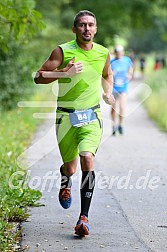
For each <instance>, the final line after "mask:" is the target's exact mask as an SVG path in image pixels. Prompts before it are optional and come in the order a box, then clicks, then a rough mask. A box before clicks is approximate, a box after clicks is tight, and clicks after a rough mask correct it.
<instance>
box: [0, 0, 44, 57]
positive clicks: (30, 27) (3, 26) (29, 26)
mask: <svg viewBox="0 0 167 252" xmlns="http://www.w3.org/2000/svg"><path fill="white" fill-rule="evenodd" d="M34 8H35V1H34V0H3V1H2V0H0V31H1V34H0V48H1V49H2V50H3V51H4V52H6V53H7V52H8V51H9V44H10V41H11V38H12V39H13V40H14V41H16V40H17V41H18V43H23V42H26V41H28V39H29V38H32V37H33V36H34V35H36V33H37V32H39V31H41V30H42V29H43V28H44V23H43V22H42V15H41V13H40V12H38V11H36V10H35V9H34Z"/></svg>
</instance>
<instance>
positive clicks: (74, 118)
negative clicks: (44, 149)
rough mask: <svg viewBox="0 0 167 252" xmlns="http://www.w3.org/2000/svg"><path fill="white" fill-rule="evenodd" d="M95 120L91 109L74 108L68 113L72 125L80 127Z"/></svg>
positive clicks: (94, 114)
mask: <svg viewBox="0 0 167 252" xmlns="http://www.w3.org/2000/svg"><path fill="white" fill-rule="evenodd" d="M96 120H97V117H96V113H95V112H94V110H93V109H87V110H76V111H74V112H73V113H70V122H71V125H72V126H74V127H81V126H83V125H86V124H89V123H91V122H94V121H96Z"/></svg>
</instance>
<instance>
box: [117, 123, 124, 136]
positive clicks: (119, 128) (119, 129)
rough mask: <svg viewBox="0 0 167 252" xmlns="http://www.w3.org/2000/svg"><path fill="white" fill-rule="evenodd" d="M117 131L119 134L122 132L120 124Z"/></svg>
mask: <svg viewBox="0 0 167 252" xmlns="http://www.w3.org/2000/svg"><path fill="white" fill-rule="evenodd" d="M118 131H119V134H121V135H122V134H123V127H122V126H121V125H119V126H118Z"/></svg>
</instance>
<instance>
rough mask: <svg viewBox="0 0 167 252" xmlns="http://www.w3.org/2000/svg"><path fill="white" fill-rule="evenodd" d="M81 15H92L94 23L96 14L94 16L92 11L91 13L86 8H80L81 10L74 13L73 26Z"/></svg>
mask: <svg viewBox="0 0 167 252" xmlns="http://www.w3.org/2000/svg"><path fill="white" fill-rule="evenodd" d="M83 16H92V17H94V19H95V23H96V16H95V14H94V13H92V12H90V11H88V10H81V11H79V12H78V13H77V14H76V15H75V17H74V27H76V26H77V23H78V19H79V18H80V17H83Z"/></svg>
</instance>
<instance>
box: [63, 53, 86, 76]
mask: <svg viewBox="0 0 167 252" xmlns="http://www.w3.org/2000/svg"><path fill="white" fill-rule="evenodd" d="M74 61H75V57H74V58H72V59H71V60H70V61H69V62H68V64H67V66H66V67H65V68H64V70H63V72H66V73H67V76H73V75H75V74H79V73H81V72H82V70H83V64H82V63H81V62H74Z"/></svg>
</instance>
